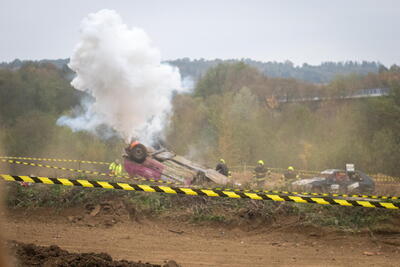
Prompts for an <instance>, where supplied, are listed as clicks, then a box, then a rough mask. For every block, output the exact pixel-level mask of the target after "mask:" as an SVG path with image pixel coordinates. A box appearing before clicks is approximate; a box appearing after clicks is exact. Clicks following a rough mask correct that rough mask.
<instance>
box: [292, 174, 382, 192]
mask: <svg viewBox="0 0 400 267" xmlns="http://www.w3.org/2000/svg"><path fill="white" fill-rule="evenodd" d="M292 187H293V188H294V189H296V190H300V191H308V192H317V193H318V192H319V193H344V194H370V193H372V192H374V190H375V183H374V180H373V179H372V178H371V177H370V176H368V175H366V174H365V173H363V172H361V171H354V172H346V171H344V170H340V169H328V170H325V171H322V172H321V173H320V175H318V176H317V177H313V178H310V179H302V180H298V181H295V182H293V183H292Z"/></svg>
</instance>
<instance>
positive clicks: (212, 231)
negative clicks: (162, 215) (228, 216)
mask: <svg viewBox="0 0 400 267" xmlns="http://www.w3.org/2000/svg"><path fill="white" fill-rule="evenodd" d="M51 213H52V212H50V211H36V212H34V213H29V214H28V213H26V212H14V213H12V214H11V216H9V217H10V218H9V221H8V222H6V223H5V225H4V227H5V231H4V232H5V235H6V237H7V238H8V239H9V240H17V241H21V242H26V243H35V244H36V245H58V246H60V247H61V248H62V249H66V250H68V251H70V252H80V253H82V252H94V253H101V252H106V253H109V254H110V255H111V256H112V257H113V258H115V259H117V260H119V259H124V260H131V261H139V260H140V261H142V262H151V263H153V264H162V263H164V262H165V261H167V260H171V259H173V260H175V261H176V262H177V263H179V264H181V265H182V266H271V265H275V266H299V265H302V266H322V265H323V266H350V265H351V266H376V265H383V264H384V265H385V266H399V264H400V254H399V251H400V236H399V235H397V236H396V235H395V236H394V235H390V236H368V235H367V234H365V235H363V236H360V235H351V234H347V235H346V234H338V233H334V232H329V231H318V230H316V229H312V228H297V227H293V226H290V225H288V226H287V227H283V228H281V229H268V228H263V229H260V230H252V231H243V230H241V229H238V228H233V229H229V230H228V229H226V228H223V227H221V226H218V227H217V226H198V225H191V224H187V223H184V224H182V223H177V222H173V221H169V222H155V221H147V220H142V221H140V222H136V221H130V220H129V219H128V218H124V220H119V221H118V222H114V223H113V224H110V223H109V222H108V220H109V219H108V218H103V217H102V216H96V217H93V220H92V221H87V222H85V221H84V220H81V221H79V222H76V221H75V220H73V219H71V218H72V217H71V214H74V213H77V211H68V212H63V214H62V215H54V213H53V215H49V214H51ZM77 214H78V213H77ZM126 217H127V216H126ZM282 223H283V224H285V222H282Z"/></svg>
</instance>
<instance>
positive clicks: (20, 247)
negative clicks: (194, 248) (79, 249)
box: [10, 241, 179, 267]
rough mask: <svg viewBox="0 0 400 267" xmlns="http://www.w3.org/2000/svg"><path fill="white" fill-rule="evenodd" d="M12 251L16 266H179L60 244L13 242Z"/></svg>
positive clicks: (171, 262)
mask: <svg viewBox="0 0 400 267" xmlns="http://www.w3.org/2000/svg"><path fill="white" fill-rule="evenodd" d="M10 246H11V248H12V251H14V254H15V257H16V259H17V265H16V266H21V267H22V266H24V267H31V266H32V267H33V266H44V267H50V266H59V267H68V266H77V267H84V266H94V267H161V266H162V267H179V265H178V264H176V263H175V262H174V261H169V262H168V263H165V264H164V265H157V264H150V263H142V262H140V261H139V262H133V261H126V260H120V261H115V260H113V259H112V258H111V256H110V255H108V254H106V253H69V252H68V251H66V250H63V249H61V248H59V247H58V246H54V245H53V246H49V247H45V246H36V245H34V244H23V243H19V242H15V241H12V242H11V245H10Z"/></svg>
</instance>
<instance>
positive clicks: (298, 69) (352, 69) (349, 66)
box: [167, 58, 385, 83]
mask: <svg viewBox="0 0 400 267" xmlns="http://www.w3.org/2000/svg"><path fill="white" fill-rule="evenodd" d="M238 61H243V62H244V63H246V64H248V65H250V66H253V67H256V68H257V69H258V70H260V71H261V72H262V73H263V74H265V75H266V76H268V77H279V78H294V79H299V80H303V81H308V82H313V83H328V82H330V81H331V80H332V79H334V78H335V77H336V76H337V75H346V74H351V73H356V74H368V73H371V72H372V73H377V72H379V69H380V68H385V66H383V65H381V64H380V63H378V62H367V61H363V62H361V63H359V62H354V61H347V62H324V63H322V64H320V65H314V66H313V65H308V64H306V63H305V64H303V65H302V66H294V64H293V63H292V62H290V61H285V62H283V63H282V62H261V61H255V60H252V59H242V60H236V59H229V60H220V59H215V60H204V59H199V60H190V59H189V58H183V59H176V60H169V61H167V62H168V63H170V64H171V65H174V66H177V67H178V68H179V70H180V71H181V74H182V76H183V77H185V76H191V77H193V79H195V80H197V79H199V78H200V77H202V76H203V74H204V73H206V71H207V70H208V69H209V68H210V67H213V66H216V65H218V64H219V63H234V62H238Z"/></svg>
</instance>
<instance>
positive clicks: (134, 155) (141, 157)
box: [128, 144, 147, 163]
mask: <svg viewBox="0 0 400 267" xmlns="http://www.w3.org/2000/svg"><path fill="white" fill-rule="evenodd" d="M128 156H129V158H130V159H131V160H133V161H135V162H137V163H143V162H144V161H145V160H146V157H147V149H146V147H145V146H144V145H142V144H137V145H136V146H134V147H133V148H132V149H129V152H128Z"/></svg>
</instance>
